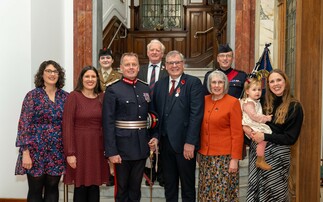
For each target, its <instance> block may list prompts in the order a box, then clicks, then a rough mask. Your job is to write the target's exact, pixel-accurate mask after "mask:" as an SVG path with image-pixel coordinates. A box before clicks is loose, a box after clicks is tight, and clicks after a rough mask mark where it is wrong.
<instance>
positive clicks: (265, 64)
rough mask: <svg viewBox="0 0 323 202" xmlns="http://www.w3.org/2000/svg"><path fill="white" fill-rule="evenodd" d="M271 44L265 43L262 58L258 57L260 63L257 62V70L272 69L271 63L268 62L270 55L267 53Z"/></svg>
mask: <svg viewBox="0 0 323 202" xmlns="http://www.w3.org/2000/svg"><path fill="white" fill-rule="evenodd" d="M270 45H271V44H266V45H265V49H264V52H263V53H262V56H261V57H262V58H260V64H259V68H258V71H259V70H263V69H264V70H267V71H268V72H270V71H271V70H273V67H272V66H271V63H270V57H269V54H270V50H269V48H268V47H269V46H270Z"/></svg>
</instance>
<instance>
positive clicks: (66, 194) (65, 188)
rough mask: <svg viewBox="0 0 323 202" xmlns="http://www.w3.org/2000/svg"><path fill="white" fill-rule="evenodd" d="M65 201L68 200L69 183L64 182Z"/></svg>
mask: <svg viewBox="0 0 323 202" xmlns="http://www.w3.org/2000/svg"><path fill="white" fill-rule="evenodd" d="M64 202H68V185H67V184H64Z"/></svg>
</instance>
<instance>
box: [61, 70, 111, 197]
mask: <svg viewBox="0 0 323 202" xmlns="http://www.w3.org/2000/svg"><path fill="white" fill-rule="evenodd" d="M102 98H103V97H102V96H101V88H100V82H99V76H98V72H97V70H96V69H95V67H92V66H87V67H85V68H83V70H82V71H81V74H80V76H79V79H78V83H77V86H76V88H75V90H74V91H73V92H71V93H70V95H69V97H68V99H67V101H66V104H65V108H64V109H65V111H64V115H63V140H64V153H65V156H66V158H67V163H68V165H67V168H66V175H65V176H64V183H65V184H74V185H75V188H74V201H78V202H79V201H91V202H93V201H99V199H100V190H99V186H100V185H102V184H104V183H107V182H108V177H109V171H108V162H107V160H105V158H104V150H103V133H102Z"/></svg>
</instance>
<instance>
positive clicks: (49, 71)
mask: <svg viewBox="0 0 323 202" xmlns="http://www.w3.org/2000/svg"><path fill="white" fill-rule="evenodd" d="M44 72H46V73H47V74H52V73H54V74H55V75H58V73H59V72H58V71H57V70H50V69H45V70H44Z"/></svg>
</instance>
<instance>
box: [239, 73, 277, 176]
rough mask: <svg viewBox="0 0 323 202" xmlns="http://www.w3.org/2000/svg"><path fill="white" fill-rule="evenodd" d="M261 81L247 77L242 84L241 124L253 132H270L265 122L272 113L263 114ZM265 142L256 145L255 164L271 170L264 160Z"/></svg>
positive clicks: (269, 119)
mask: <svg viewBox="0 0 323 202" xmlns="http://www.w3.org/2000/svg"><path fill="white" fill-rule="evenodd" d="M261 91H262V88H261V81H260V80H258V79H257V78H249V79H247V80H246V82H245V84H244V98H243V99H242V100H241V108H242V125H244V126H249V127H250V128H251V129H252V130H253V131H255V132H263V133H267V134H271V133H272V131H271V129H270V127H269V126H268V125H266V124H265V123H266V122H267V121H271V117H272V115H264V114H263V113H262V107H261V104H260V101H259V99H260V97H261ZM266 144H267V142H266V141H262V142H260V143H258V145H257V150H256V151H257V161H256V166H257V167H258V168H260V169H263V170H271V169H272V167H271V166H270V165H269V164H267V163H266V161H265V147H266Z"/></svg>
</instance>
